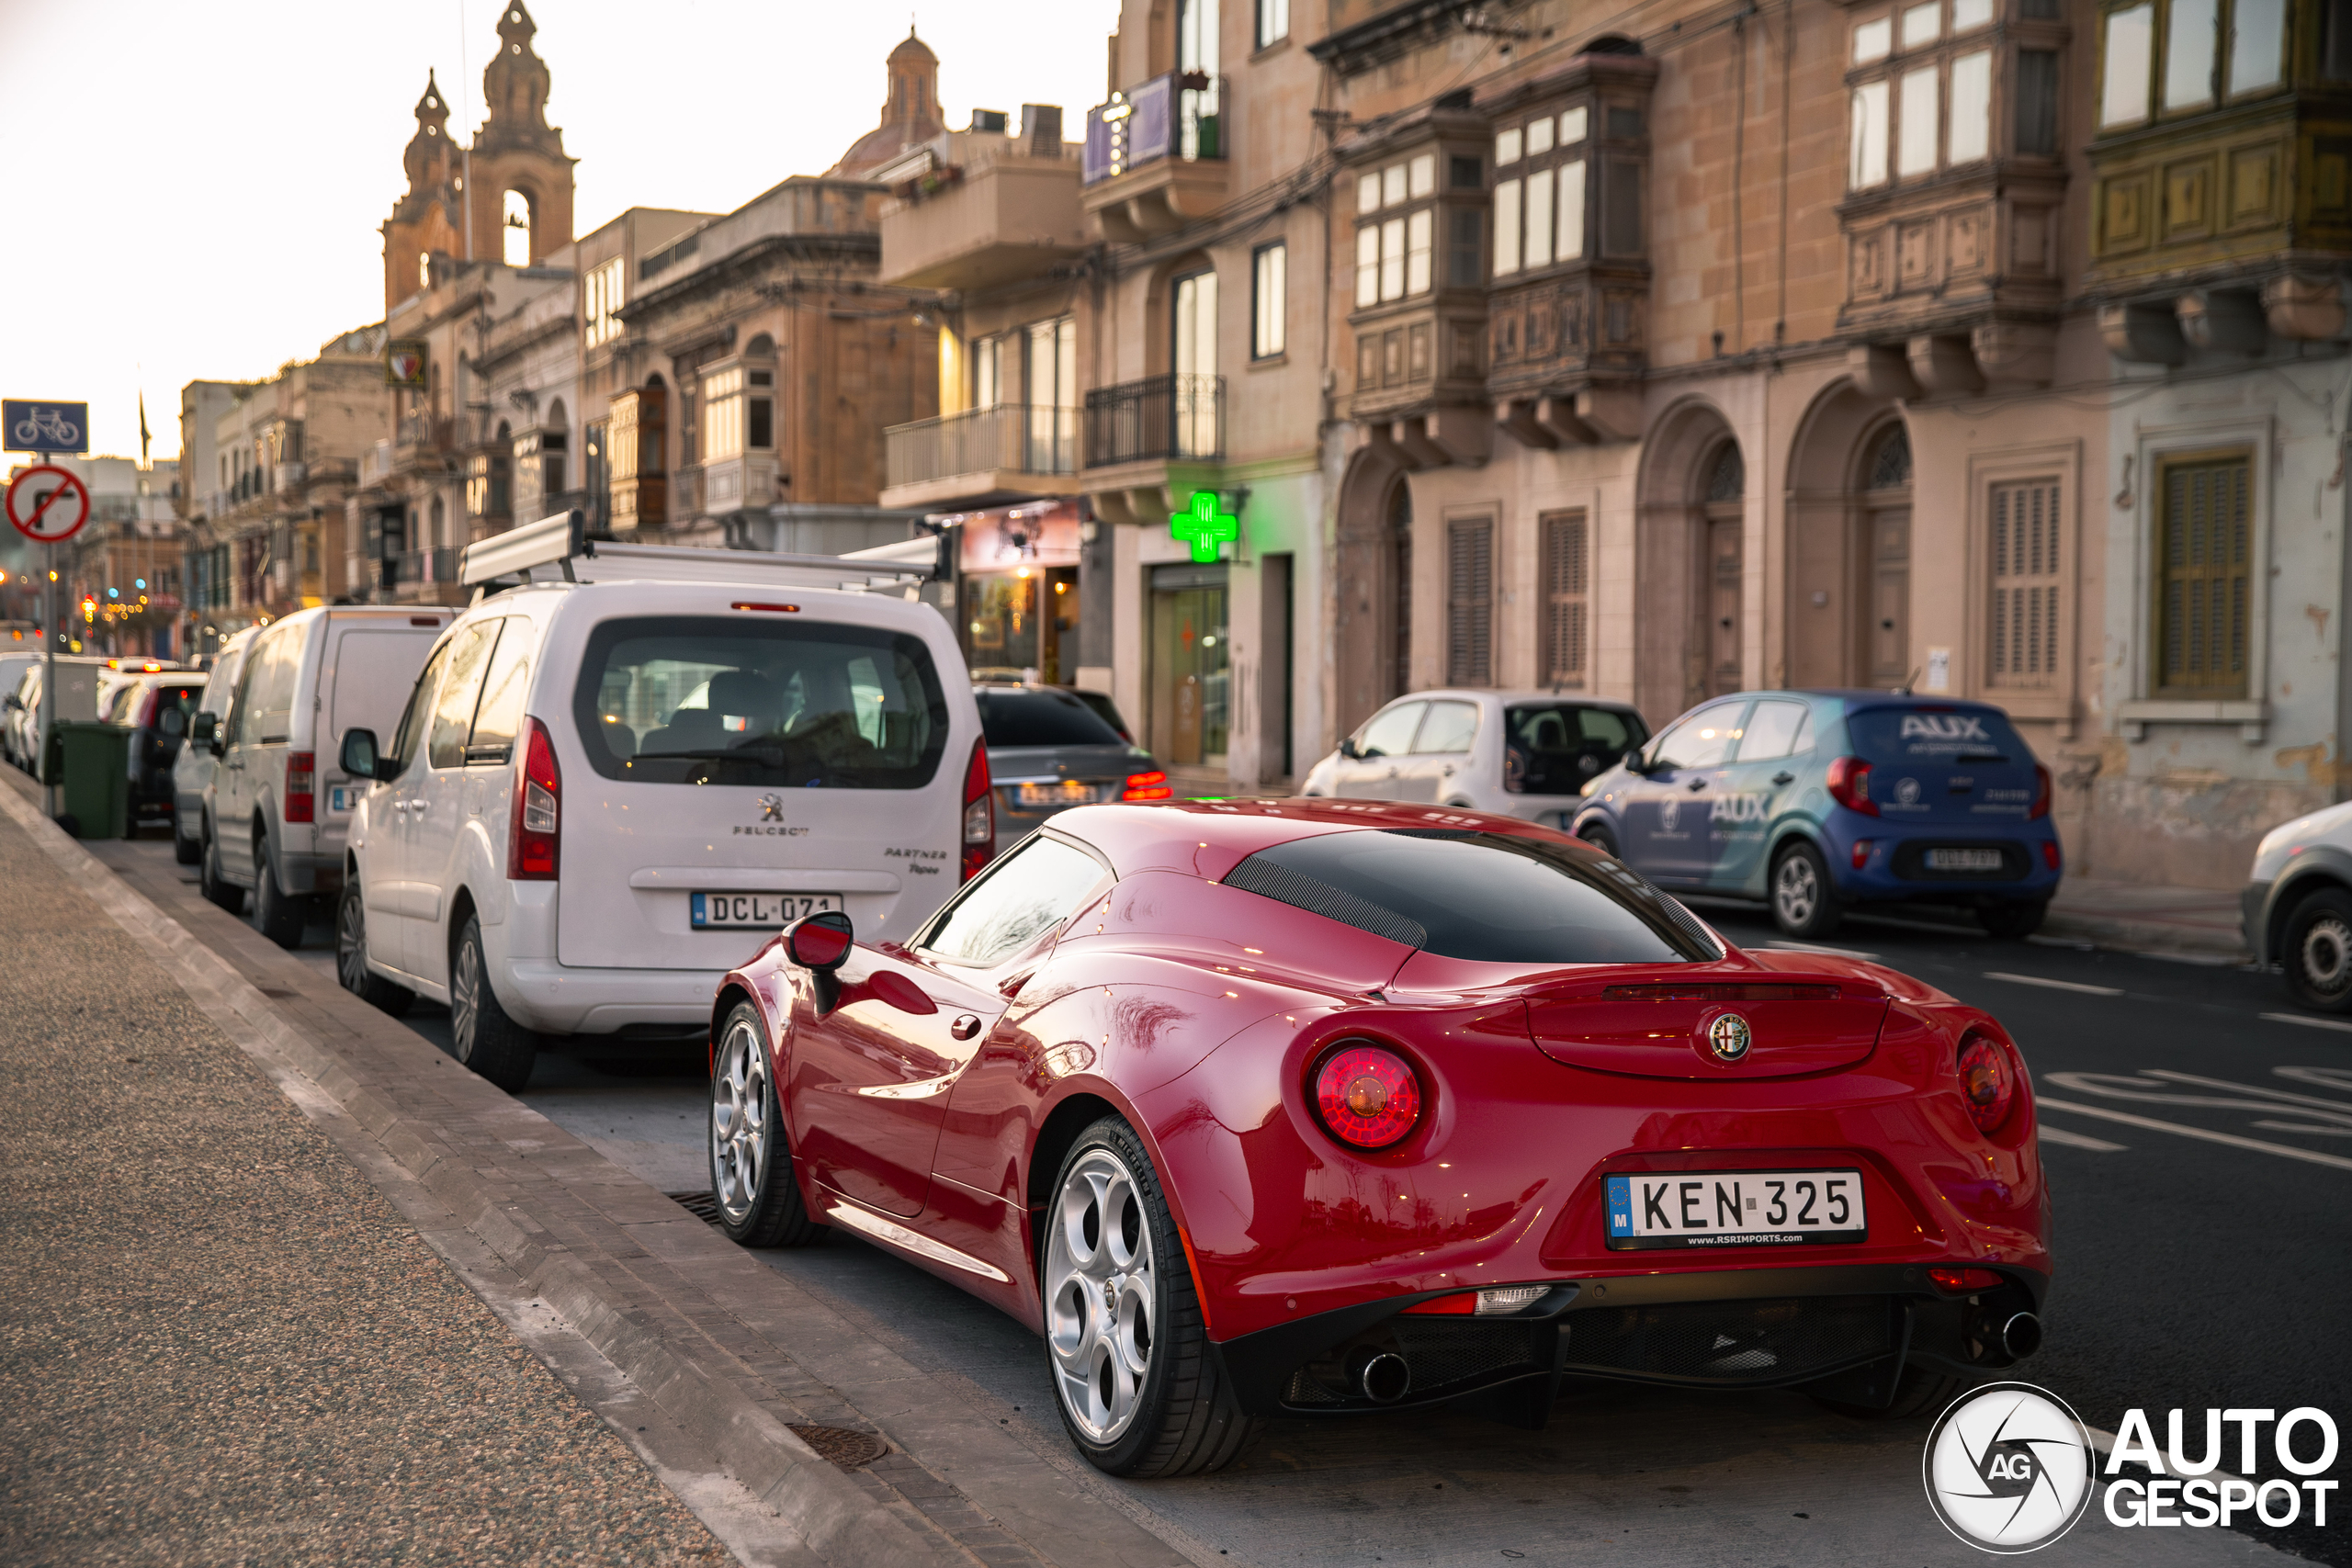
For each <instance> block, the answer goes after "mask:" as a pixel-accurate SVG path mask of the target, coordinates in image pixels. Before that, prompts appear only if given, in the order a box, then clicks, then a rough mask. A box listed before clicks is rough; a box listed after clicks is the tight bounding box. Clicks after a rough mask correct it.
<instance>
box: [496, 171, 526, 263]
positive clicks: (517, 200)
mask: <svg viewBox="0 0 2352 1568" xmlns="http://www.w3.org/2000/svg"><path fill="white" fill-rule="evenodd" d="M499 228H500V232H501V233H503V235H504V236H505V241H506V245H505V262H506V265H508V266H528V265H531V198H530V197H527V196H525V195H524V194H523V193H522V192H521V191H519V190H510V191H508V192H507V193H506V198H505V215H504V217H503V218H502V219H501V220H500V223H499Z"/></svg>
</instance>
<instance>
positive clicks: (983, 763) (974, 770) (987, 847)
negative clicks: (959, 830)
mask: <svg viewBox="0 0 2352 1568" xmlns="http://www.w3.org/2000/svg"><path fill="white" fill-rule="evenodd" d="M995 856H996V798H995V796H993V795H990V794H989V743H988V742H987V741H985V740H975V741H973V742H972V761H971V762H970V764H969V765H968V766H967V767H966V768H965V770H964V876H963V880H964V881H966V882H969V881H971V880H972V878H974V877H975V876H978V874H980V868H981V867H982V866H984V865H986V864H988V863H989V861H990V860H992V859H994V858H995Z"/></svg>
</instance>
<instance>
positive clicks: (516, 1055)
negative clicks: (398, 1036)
mask: <svg viewBox="0 0 2352 1568" xmlns="http://www.w3.org/2000/svg"><path fill="white" fill-rule="evenodd" d="M449 1036H450V1039H451V1041H452V1042H453V1043H455V1044H456V1046H457V1057H458V1061H459V1062H461V1063H463V1064H464V1065H465V1066H468V1067H469V1068H471V1069H472V1070H473V1071H474V1073H475V1074H476V1075H477V1076H478V1077H483V1078H487V1079H488V1080H489V1081H490V1082H492V1083H493V1084H496V1085H497V1086H498V1087H499V1088H500V1089H504V1090H505V1091H506V1092H507V1093H509V1094H516V1093H520V1092H521V1090H522V1088H523V1086H524V1085H525V1084H526V1083H529V1082H530V1081H531V1066H532V1064H533V1063H535V1062H537V1060H538V1055H539V1037H538V1036H537V1034H535V1033H533V1032H531V1031H529V1030H527V1029H526V1028H524V1027H523V1026H522V1025H521V1024H519V1023H517V1022H515V1020H514V1019H513V1018H512V1017H511V1016H510V1015H509V1014H508V1013H507V1011H506V1009H505V1008H504V1007H503V1006H501V1005H500V1004H499V1000H498V993H497V991H495V990H494V989H492V987H491V984H490V964H489V961H488V960H487V959H486V958H484V957H483V954H482V944H481V920H479V919H476V918H474V917H473V916H471V915H468V916H467V917H466V924H465V929H464V930H462V931H459V932H458V941H457V944H456V945H455V946H454V947H452V948H451V949H450V950H449Z"/></svg>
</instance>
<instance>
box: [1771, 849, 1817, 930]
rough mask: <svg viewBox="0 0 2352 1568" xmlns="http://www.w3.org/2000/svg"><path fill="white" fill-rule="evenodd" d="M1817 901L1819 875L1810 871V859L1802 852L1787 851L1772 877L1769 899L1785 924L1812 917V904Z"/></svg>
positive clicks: (1811, 867)
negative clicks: (1770, 898) (1792, 852)
mask: <svg viewBox="0 0 2352 1568" xmlns="http://www.w3.org/2000/svg"><path fill="white" fill-rule="evenodd" d="M1820 902H1821V879H1820V878H1819V877H1817V876H1815V874H1814V873H1813V863H1812V862H1811V861H1809V860H1807V859H1805V858H1804V856H1803V855H1789V856H1787V857H1785V858H1784V859H1782V861H1781V869H1780V870H1779V871H1778V872H1777V873H1775V874H1774V875H1773V877H1772V903H1773V905H1774V907H1775V910H1776V912H1777V913H1778V914H1779V915H1780V917H1781V924H1783V925H1786V926H1801V925H1804V923H1805V922H1806V921H1807V920H1810V919H1813V911H1814V909H1815V907H1816V906H1817V905H1819V904H1820Z"/></svg>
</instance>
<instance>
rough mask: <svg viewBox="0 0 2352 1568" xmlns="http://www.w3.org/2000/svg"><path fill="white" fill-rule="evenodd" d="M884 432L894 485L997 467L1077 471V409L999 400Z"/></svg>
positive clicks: (887, 467) (887, 464) (886, 458)
mask: <svg viewBox="0 0 2352 1568" xmlns="http://www.w3.org/2000/svg"><path fill="white" fill-rule="evenodd" d="M882 436H883V441H884V443H885V446H884V459H883V464H884V472H885V474H886V475H887V476H888V478H887V479H886V481H885V482H886V483H888V484H891V485H909V484H922V483H923V482H924V481H926V480H929V479H947V478H949V477H951V476H953V475H956V474H981V473H987V472H989V471H990V470H992V469H1011V470H1013V471H1015V472H1018V473H1023V474H1074V473H1076V472H1078V411H1077V410H1076V409H1063V408H1050V407H1045V406H1037V405H1032V404H1029V403H999V404H997V405H996V407H994V408H988V409H972V410H970V411H968V412H964V413H951V414H946V415H944V416H943V417H941V418H938V419H925V420H918V421H916V422H915V423H912V424H894V425H892V426H890V427H889V428H888V430H885V431H884V432H883V433H882Z"/></svg>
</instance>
